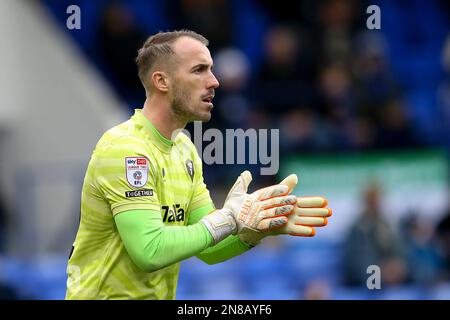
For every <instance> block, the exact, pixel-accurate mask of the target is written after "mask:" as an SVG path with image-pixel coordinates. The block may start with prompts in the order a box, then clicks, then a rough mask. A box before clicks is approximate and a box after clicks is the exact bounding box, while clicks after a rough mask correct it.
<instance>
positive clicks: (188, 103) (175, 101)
mask: <svg viewBox="0 0 450 320" xmlns="http://www.w3.org/2000/svg"><path fill="white" fill-rule="evenodd" d="M172 47H173V50H174V52H175V57H174V60H175V61H174V68H173V72H172V73H171V76H170V79H171V87H170V89H171V90H170V91H169V98H170V102H171V105H172V108H173V110H174V112H175V114H177V115H178V116H180V117H181V119H183V120H184V121H186V122H192V121H209V119H210V118H211V109H212V108H213V104H212V99H213V97H214V89H216V88H217V87H218V86H219V82H218V81H217V79H216V77H215V76H214V75H213V73H212V65H213V61H212V58H211V54H210V53H209V50H208V48H207V47H206V46H205V45H203V44H202V43H201V42H200V41H197V40H195V39H192V38H189V37H181V38H179V39H178V40H176V41H175V42H174V44H173V45H172Z"/></svg>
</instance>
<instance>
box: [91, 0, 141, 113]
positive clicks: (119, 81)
mask: <svg viewBox="0 0 450 320" xmlns="http://www.w3.org/2000/svg"><path fill="white" fill-rule="evenodd" d="M97 37H98V43H97V45H98V52H99V57H100V59H101V61H102V62H103V63H104V67H105V68H106V72H107V73H108V74H109V75H110V78H111V80H112V83H113V84H114V85H115V86H116V89H117V91H118V92H120V94H122V95H123V96H124V98H125V100H126V101H127V103H128V106H129V108H130V110H134V109H135V108H137V107H139V103H140V101H142V100H144V98H145V96H142V95H143V94H142V90H141V82H140V80H139V78H138V77H137V76H136V64H135V62H134V58H135V57H136V53H137V51H138V49H139V48H140V47H141V46H142V44H143V43H144V41H145V39H146V33H145V32H143V31H142V30H141V29H140V28H139V26H138V25H137V23H136V21H135V18H134V16H133V14H132V12H131V11H130V10H129V8H128V7H127V6H126V5H125V4H123V3H122V2H120V1H113V2H108V4H107V5H106V8H105V9H104V11H103V15H102V17H101V19H100V22H99V27H98V31H97Z"/></svg>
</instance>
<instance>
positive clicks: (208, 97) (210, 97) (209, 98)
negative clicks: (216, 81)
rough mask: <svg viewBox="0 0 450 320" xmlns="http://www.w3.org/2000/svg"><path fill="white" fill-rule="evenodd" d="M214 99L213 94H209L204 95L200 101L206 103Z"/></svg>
mask: <svg viewBox="0 0 450 320" xmlns="http://www.w3.org/2000/svg"><path fill="white" fill-rule="evenodd" d="M213 99H214V96H213V95H209V96H206V97H204V98H203V99H202V101H203V102H206V103H212V100H213Z"/></svg>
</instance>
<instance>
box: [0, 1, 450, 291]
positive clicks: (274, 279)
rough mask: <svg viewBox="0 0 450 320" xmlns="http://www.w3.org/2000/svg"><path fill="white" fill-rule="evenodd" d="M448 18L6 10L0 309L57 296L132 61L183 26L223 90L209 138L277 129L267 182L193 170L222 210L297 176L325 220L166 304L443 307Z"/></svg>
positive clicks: (160, 7) (17, 6)
mask: <svg viewBox="0 0 450 320" xmlns="http://www.w3.org/2000/svg"><path fill="white" fill-rule="evenodd" d="M73 4H75V5H78V6H79V7H80V9H81V29H80V30H69V29H68V28H67V27H66V21H67V18H68V17H69V16H70V14H68V13H67V12H66V10H67V8H68V6H70V5H73ZM372 4H376V5H378V6H379V7H380V8H381V30H368V29H367V27H366V19H367V18H368V17H369V15H368V14H367V13H366V8H367V7H368V6H369V5H372ZM449 14H450V6H449V3H448V2H447V1H443V0H442V1H439V0H431V1H419V0H411V1H401V0H397V1H388V0H380V1H356V0H328V1H313V0H305V1H294V2H287V3H286V2H283V4H282V5H281V4H280V1H272V0H262V1H257V0H230V1H225V0H211V1H207V0H168V1H162V0H149V1H144V0H142V1H140V0H130V1H106V0H102V1H89V0H82V1H76V0H58V1H57V0H41V1H31V0H29V1H26V0H19V1H17V0H1V1H0V70H1V71H0V150H1V152H0V176H1V179H0V298H2V299H63V298H64V295H65V281H66V275H65V268H66V263H67V258H68V254H69V250H70V247H71V244H72V241H73V239H74V237H75V233H76V230H77V224H78V215H79V203H80V191H81V184H82V181H83V177H84V171H85V169H86V166H87V162H88V160H89V157H90V154H91V151H92V149H93V147H94V145H95V143H96V141H97V140H98V138H99V137H100V135H101V133H102V132H103V131H105V130H106V129H108V128H110V127H112V126H114V125H115V124H117V123H120V122H122V121H124V120H125V119H127V118H128V116H129V115H130V114H131V113H132V110H133V109H134V108H140V107H141V105H142V103H143V101H144V92H143V90H142V88H141V84H140V82H139V79H138V77H137V76H136V68H135V65H134V57H135V55H136V50H137V48H138V47H140V46H141V45H142V43H143V41H144V40H145V38H146V37H147V36H148V35H150V34H153V33H156V32H158V31H161V30H162V31H164V30H170V29H179V28H188V29H192V30H195V31H197V32H199V33H201V34H203V35H205V36H206V37H207V38H208V39H209V40H210V44H211V45H210V49H211V52H212V55H213V58H214V61H215V73H216V75H217V77H218V78H219V80H220V82H221V87H220V88H219V89H218V90H217V95H216V98H215V106H216V108H215V109H214V111H213V119H212V121H211V122H209V123H208V124H205V125H204V129H206V128H209V127H214V128H219V129H225V128H244V129H246V128H279V129H280V142H281V146H280V160H281V165H280V172H279V175H278V176H277V177H263V176H258V172H259V170H258V168H259V167H258V166H255V165H252V166H242V165H240V166H231V165H211V166H207V165H205V167H204V171H205V172H204V174H205V179H206V183H207V185H208V186H209V188H210V191H211V194H212V196H213V199H214V200H215V203H216V205H217V206H221V204H222V203H223V200H224V196H225V193H226V191H227V190H228V188H229V187H230V186H231V184H232V182H233V180H234V178H235V177H236V175H237V174H238V173H239V172H240V171H241V169H243V168H244V167H245V168H250V169H251V170H252V171H253V172H254V177H255V178H254V185H253V188H256V187H258V186H259V185H263V184H266V183H268V182H275V181H277V180H278V179H280V178H282V177H283V176H285V175H286V174H288V173H291V172H295V173H297V174H298V176H299V178H300V181H299V186H298V187H297V190H296V193H297V194H301V195H318V194H321V195H322V194H323V195H325V196H327V197H328V199H329V201H330V207H332V208H333V210H334V215H333V217H332V218H330V220H329V225H328V226H327V228H325V229H323V230H321V229H319V230H318V232H317V235H316V237H315V238H312V239H303V238H293V237H277V238H273V239H266V240H264V241H263V244H262V245H261V246H259V247H257V248H255V249H253V250H252V251H250V252H248V253H246V254H244V255H242V256H240V257H237V258H235V259H232V260H230V261H227V262H225V263H222V264H218V265H213V266H208V265H206V264H204V263H202V262H200V261H199V260H197V259H195V258H192V259H189V260H187V261H184V262H182V268H181V273H180V279H179V288H178V295H177V298H179V299H450V227H449V225H450V201H449V198H450V197H449V195H450V192H449V152H448V151H449V148H450V32H449V22H450V19H449ZM369 265H378V266H380V267H381V272H382V283H381V284H382V289H381V290H368V289H367V287H366V279H367V278H368V277H369V274H367V273H366V268H367V267H368V266H369ZM261 275H262V276H261Z"/></svg>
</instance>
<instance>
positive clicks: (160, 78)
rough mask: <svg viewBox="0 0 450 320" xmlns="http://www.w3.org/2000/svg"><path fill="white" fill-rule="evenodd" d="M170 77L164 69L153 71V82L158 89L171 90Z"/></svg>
mask: <svg viewBox="0 0 450 320" xmlns="http://www.w3.org/2000/svg"><path fill="white" fill-rule="evenodd" d="M169 81H170V80H169V77H168V75H167V73H165V72H163V71H155V72H153V73H152V83H153V86H154V87H155V89H156V90H159V91H162V92H167V91H168V90H169Z"/></svg>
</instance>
